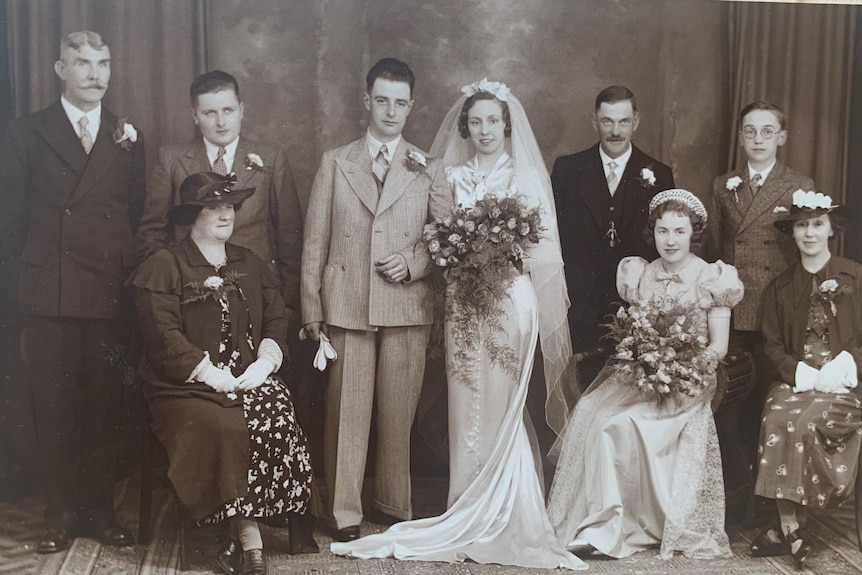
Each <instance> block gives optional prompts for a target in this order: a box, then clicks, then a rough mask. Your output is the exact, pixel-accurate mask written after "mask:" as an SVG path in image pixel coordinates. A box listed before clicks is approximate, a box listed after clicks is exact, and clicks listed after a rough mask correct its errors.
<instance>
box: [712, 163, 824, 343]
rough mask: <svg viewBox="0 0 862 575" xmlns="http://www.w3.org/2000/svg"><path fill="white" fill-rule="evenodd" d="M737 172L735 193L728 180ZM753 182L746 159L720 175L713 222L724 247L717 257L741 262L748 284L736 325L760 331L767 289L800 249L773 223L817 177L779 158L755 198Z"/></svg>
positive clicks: (714, 188)
mask: <svg viewBox="0 0 862 575" xmlns="http://www.w3.org/2000/svg"><path fill="white" fill-rule="evenodd" d="M737 176H738V177H739V178H740V179H741V180H742V183H741V184H739V186H738V187H737V189H736V192H733V191H731V190H728V189H727V181H728V180H730V179H732V178H733V177H737ZM749 185H750V183H749V180H748V165H747V164H745V165H743V166H742V167H740V168H737V169H736V170H733V171H732V172H730V173H727V174H725V175H723V176H719V177H718V178H716V179H715V181H714V182H713V186H712V209H710V211H709V216H710V221H709V222H708V225H709V228H710V229H709V235H710V236H711V238H712V242H713V243H714V244H715V245H717V246H719V249H718V257H720V258H721V259H722V260H724V262H725V263H729V264H732V265H733V266H734V267H736V270H737V271H738V272H739V277H740V279H741V280H742V283H743V284H744V285H745V296H743V298H742V301H741V302H740V303H739V305H737V306H736V307H735V308H734V309H733V327H734V329H737V330H743V331H757V330H759V329H760V320H761V317H760V316H761V313H760V307H761V303H762V297H763V291H764V289H766V286H767V284H769V282H770V281H771V280H772V278H774V277H775V276H776V275H778V274H779V273H781V272H782V271H783V270H784V269H786V268H787V266H789V265H791V264H792V263H793V262H794V261H796V258H797V253H798V252H797V249H796V245H795V244H794V243H793V239H792V238H790V237H789V236H787V235H786V234H783V233H781V232H779V231H778V230H776V229H775V227H774V226H773V225H772V224H773V222H774V221H775V220H776V219H779V218H781V217H783V216H784V215H786V214H787V213H788V212H789V210H790V204H791V202H792V198H793V192H795V191H796V190H798V189H803V190H806V191H807V190H813V189H814V182H813V181H812V180H811V178H809V177H806V176H803V175H802V174H800V173H798V172H796V171H794V170H792V169H790V168H788V167H787V166H785V165H784V164H782V163H781V162H776V163H775V166H774V167H773V168H772V171H771V172H769V176H767V178H766V180H765V181H764V182H763V185H762V186H761V188H760V191H759V192H757V195H756V196H754V199H753V200H750V199H749V198H750V197H751V196H750V195H747V194H750V192H749Z"/></svg>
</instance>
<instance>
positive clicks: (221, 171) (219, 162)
mask: <svg viewBox="0 0 862 575" xmlns="http://www.w3.org/2000/svg"><path fill="white" fill-rule="evenodd" d="M224 152H225V150H224V148H219V149H218V155H217V156H216V161H215V162H213V171H214V172H215V173H217V174H218V175H220V176H226V175H227V164H225V163H224Z"/></svg>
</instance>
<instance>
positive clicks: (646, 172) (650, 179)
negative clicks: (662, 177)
mask: <svg viewBox="0 0 862 575" xmlns="http://www.w3.org/2000/svg"><path fill="white" fill-rule="evenodd" d="M638 180H640V183H641V185H642V186H643V187H645V188H650V187H652V186H654V185H655V173H654V172H653V171H652V166H645V167H643V168H641V173H640V176H639V177H638Z"/></svg>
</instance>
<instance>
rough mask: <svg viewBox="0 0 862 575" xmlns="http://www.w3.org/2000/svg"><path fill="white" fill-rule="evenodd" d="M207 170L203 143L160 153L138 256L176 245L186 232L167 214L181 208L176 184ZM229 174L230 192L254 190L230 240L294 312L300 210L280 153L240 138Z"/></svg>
mask: <svg viewBox="0 0 862 575" xmlns="http://www.w3.org/2000/svg"><path fill="white" fill-rule="evenodd" d="M249 154H257V155H258V156H260V159H261V160H262V162H263V166H262V167H257V166H254V165H250V164H249V162H248V161H247V158H248V155H249ZM211 170H212V166H211V165H210V162H209V158H207V153H206V147H205V146H204V143H203V140H198V141H197V142H192V143H188V144H175V145H169V146H162V147H161V148H160V149H159V163H158V164H157V165H156V168H155V169H154V170H153V173H152V175H151V176H150V180H149V182H148V184H147V196H146V203H145V205H144V217H143V220H142V221H141V228H140V231H139V232H138V248H139V250H140V251H141V254H142V257H146V256H148V255H150V254H152V253H154V252H156V251H158V250H159V249H160V248H162V247H165V246H167V245H171V244H174V243H176V241H178V240H179V239H181V238H183V237H184V236H185V235H186V234H187V233H188V229H187V227H185V226H183V227H177V228H176V229H172V226H171V225H170V223H169V222H168V212H169V211H170V209H171V208H172V207H174V206H175V205H178V204H179V203H180V185H181V184H182V182H183V180H184V179H186V177H188V176H190V175H191V174H196V173H198V172H208V171H211ZM233 171H234V173H236V175H237V183H236V186H235V189H237V190H240V189H244V188H254V189H255V192H254V195H252V196H251V197H250V198H248V199H247V200H246V201H244V202H243V204H242V208H241V209H240V210H239V211H238V212H237V213H236V223H235V225H234V232H233V236H231V240H230V241H231V242H232V243H234V244H237V245H240V246H243V247H245V248H248V249H250V250H251V251H253V252H254V253H255V254H257V255H258V256H259V257H260V258H261V259H263V260H264V261H265V262H267V263H268V264H269V265H270V267H271V268H272V270H273V272H276V273H278V277H279V278H280V279H281V290H282V296H283V298H284V302H285V305H287V307H289V308H291V309H293V310H298V309H299V271H300V263H299V260H300V256H301V254H302V210H301V208H300V204H299V196H298V195H297V193H296V187H295V186H294V183H293V177H292V176H291V171H290V166H289V165H288V162H287V160H286V159H285V157H284V153H283V152H282V151H281V150H280V149H279V148H276V147H274V146H270V145H268V144H264V143H261V142H255V141H253V140H249V139H247V138H244V137H242V136H240V139H239V142H238V144H237V148H236V158H235V159H234V165H233Z"/></svg>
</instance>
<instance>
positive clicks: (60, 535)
mask: <svg viewBox="0 0 862 575" xmlns="http://www.w3.org/2000/svg"><path fill="white" fill-rule="evenodd" d="M74 538H75V534H74V533H73V532H72V530H71V529H62V528H59V527H53V528H51V529H49V530H48V532H47V533H45V535H43V536H42V538H41V539H40V540H39V544H38V545H37V546H36V553H57V552H58V551H65V550H66V549H68V548H69V545H71V544H72V540H73V539H74Z"/></svg>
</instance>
